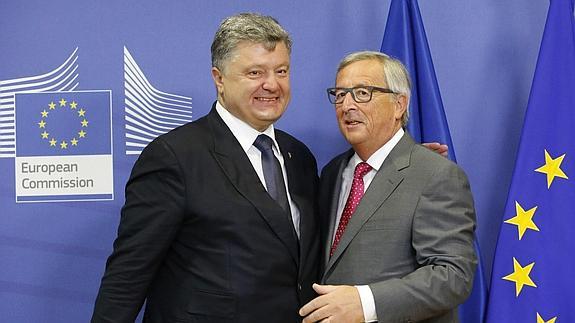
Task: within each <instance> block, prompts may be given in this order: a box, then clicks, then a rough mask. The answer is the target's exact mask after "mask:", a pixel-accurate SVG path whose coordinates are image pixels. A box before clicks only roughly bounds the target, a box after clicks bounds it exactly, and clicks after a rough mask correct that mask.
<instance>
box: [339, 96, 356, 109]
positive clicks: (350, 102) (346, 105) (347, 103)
mask: <svg viewBox="0 0 575 323" xmlns="http://www.w3.org/2000/svg"><path fill="white" fill-rule="evenodd" d="M340 108H341V109H343V110H344V111H347V110H349V109H351V108H355V100H354V99H353V93H351V92H347V93H346V94H345V96H344V97H343V101H342V102H341V104H340Z"/></svg>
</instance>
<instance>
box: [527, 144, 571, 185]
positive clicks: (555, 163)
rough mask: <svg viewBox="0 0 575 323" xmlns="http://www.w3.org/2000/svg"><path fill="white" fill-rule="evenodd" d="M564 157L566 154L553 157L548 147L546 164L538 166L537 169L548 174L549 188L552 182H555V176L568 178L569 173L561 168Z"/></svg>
mask: <svg viewBox="0 0 575 323" xmlns="http://www.w3.org/2000/svg"><path fill="white" fill-rule="evenodd" d="M563 158H565V154H563V155H561V156H559V157H557V158H555V159H553V158H551V156H550V155H549V153H548V152H547V149H545V165H543V166H541V167H539V168H537V169H536V170H535V171H536V172H539V173H544V174H547V188H550V187H551V183H553V180H554V179H555V177H561V178H565V179H568V177H567V175H565V173H564V172H563V170H561V163H562V162H563Z"/></svg>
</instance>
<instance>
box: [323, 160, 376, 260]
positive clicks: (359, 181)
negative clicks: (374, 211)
mask: <svg viewBox="0 0 575 323" xmlns="http://www.w3.org/2000/svg"><path fill="white" fill-rule="evenodd" d="M371 169H372V168H371V166H369V164H368V163H366V162H361V163H359V164H357V166H355V171H354V172H353V182H352V183H351V190H350V192H349V196H348V197H347V201H346V202H345V207H344V208H343V212H342V214H341V218H340V220H339V225H338V226H337V231H336V232H335V239H334V240H333V244H332V245H331V249H330V251H329V256H330V257H331V256H333V253H334V252H335V249H336V248H337V245H338V244H339V240H340V239H341V236H343V232H344V231H345V227H347V223H348V222H349V219H351V216H352V215H353V212H355V208H356V207H357V205H358V204H359V202H360V201H361V198H362V197H363V176H365V174H367V173H368V172H369V171H370V170H371Z"/></svg>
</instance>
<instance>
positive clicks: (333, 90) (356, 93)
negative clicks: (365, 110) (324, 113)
mask: <svg viewBox="0 0 575 323" xmlns="http://www.w3.org/2000/svg"><path fill="white" fill-rule="evenodd" d="M373 91H378V92H382V93H393V94H395V92H394V91H392V90H390V89H386V88H382V87H377V86H356V87H350V88H346V87H330V88H329V89H327V97H328V98H329V102H331V103H333V104H341V103H343V100H345V96H346V95H347V93H351V97H352V98H353V100H354V101H355V102H357V103H366V102H369V101H371V97H372V96H373Z"/></svg>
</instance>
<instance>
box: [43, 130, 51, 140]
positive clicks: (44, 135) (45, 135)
mask: <svg viewBox="0 0 575 323" xmlns="http://www.w3.org/2000/svg"><path fill="white" fill-rule="evenodd" d="M41 135H42V139H48V136H49V135H50V134H49V133H48V132H46V130H44V132H42V133H41Z"/></svg>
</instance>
